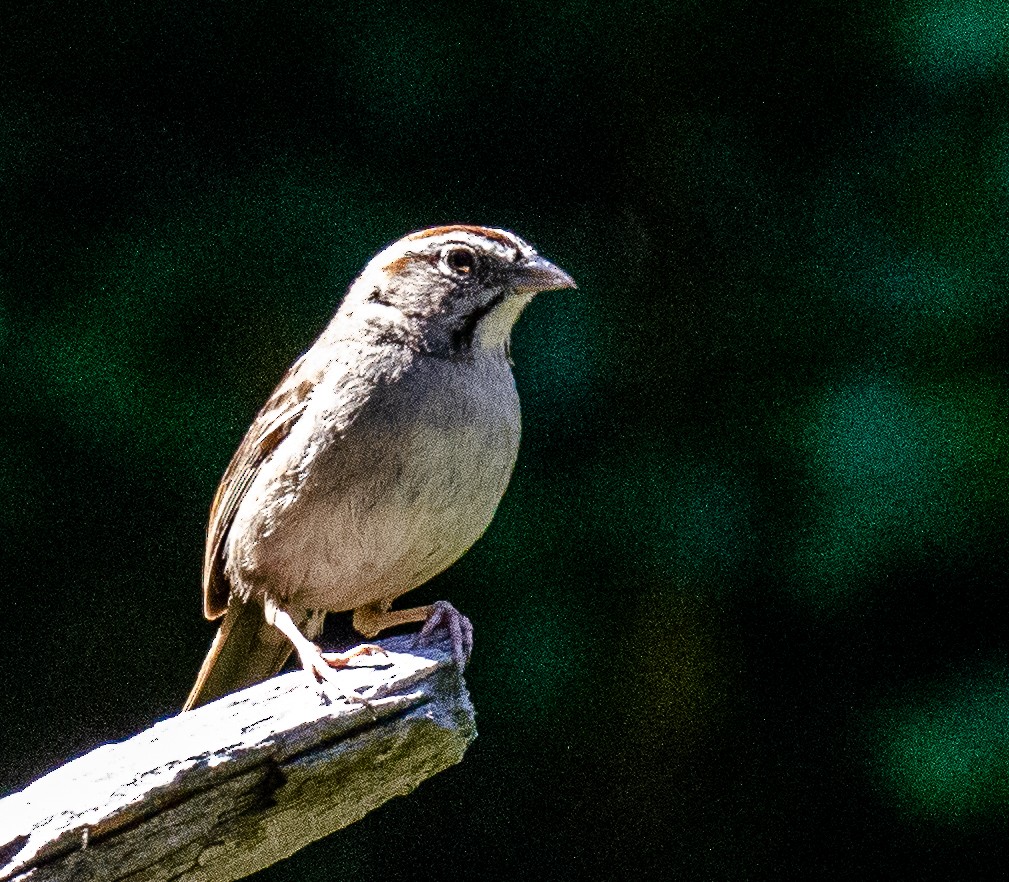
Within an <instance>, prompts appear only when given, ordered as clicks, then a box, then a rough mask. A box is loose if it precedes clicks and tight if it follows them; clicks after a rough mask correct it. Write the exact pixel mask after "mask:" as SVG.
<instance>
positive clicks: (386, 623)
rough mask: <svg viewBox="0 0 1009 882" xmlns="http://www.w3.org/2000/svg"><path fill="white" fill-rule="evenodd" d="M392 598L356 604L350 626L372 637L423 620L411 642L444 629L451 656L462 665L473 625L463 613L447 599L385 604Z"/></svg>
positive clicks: (469, 651)
mask: <svg viewBox="0 0 1009 882" xmlns="http://www.w3.org/2000/svg"><path fill="white" fill-rule="evenodd" d="M391 602H392V601H384V602H382V603H376V604H371V605H369V606H360V607H358V608H357V609H355V610H354V629H355V630H356V631H357V632H358V633H360V634H363V635H364V636H365V637H374V636H375V635H376V634H378V632H379V631H384V630H385V629H386V628H392V627H395V626H396V625H406V624H408V623H410V622H423V623H424V627H423V628H421V629H420V632H419V633H418V634H417V638H416V640H415V641H414V645H418V644H422V643H425V642H427V639H428V638H429V637H430V636H431V634H432V633H433V632H434V630H435V629H436V628H438V627H439V626H444V627H445V628H447V629H448V633H449V637H450V639H451V641H452V658H453V659H455V662H456V664H458V665H459V667H460V668H463V667H465V666H466V662H467V661H469V657H470V656H471V655H472V654H473V625H472V623H471V622H470V620H469V619H468V618H466V616H464V615H463V614H462V613H461V612H459V610H457V609H456V608H455V607H454V606H452V604H451V603H449V602H448V601H447V600H438V601H435V602H434V603H432V604H430V605H429V606H417V607H414V608H413V609H393V610H390V609H389V608H388V604H389V603H391Z"/></svg>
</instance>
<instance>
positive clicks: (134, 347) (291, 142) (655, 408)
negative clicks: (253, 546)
mask: <svg viewBox="0 0 1009 882" xmlns="http://www.w3.org/2000/svg"><path fill="white" fill-rule="evenodd" d="M1007 45H1009V13H1007V11H1006V8H1005V6H1004V4H1001V3H998V2H993V0H906V2H903V0H900V2H888V0H874V2H870V0H848V2H841V0H803V2H801V3H799V4H792V5H788V4H774V3H770V2H766V0H765V2H761V0H714V2H709V3H706V4H697V3H687V2H679V3H676V2H659V0H635V2H618V3H610V4H589V3H586V2H583V0H571V2H557V3H548V4H544V3H532V2H525V0H517V2H510V3H504V2H479V3H476V4H473V3H469V4H445V3H442V4H398V3H392V2H369V3H363V2H345V3H336V2H332V0H314V2H293V3H278V2H274V0H251V2H246V3H243V4H236V3H217V4H197V3H195V2H193V0H175V2H173V3H166V2H163V0H153V2H147V3H143V4H140V3H129V2H124V3H119V4H81V3H76V4H64V3H61V2H59V0H52V2H41V3H35V4H31V5H30V6H29V5H25V6H17V5H16V6H15V7H12V8H11V9H8V10H6V11H5V12H4V13H3V20H2V27H0V71H2V76H0V176H2V180H3V182H4V186H3V188H0V210H2V216H3V218H4V224H3V236H2V237H0V352H2V369H3V376H4V383H3V385H2V391H0V395H2V398H3V408H4V414H5V418H4V428H5V436H4V437H5V440H6V443H5V444H4V445H3V448H2V450H0V524H2V529H3V543H2V547H3V549H4V570H3V572H4V578H5V580H6V584H7V590H6V591H5V593H4V597H5V600H6V601H7V615H5V616H3V617H2V618H0V621H2V622H3V638H4V639H3V641H2V643H0V646H2V650H0V652H2V655H3V661H4V663H5V670H6V671H7V672H8V676H7V688H6V690H5V691H4V693H3V695H2V696H0V720H2V724H0V749H2V752H3V755H4V756H5V757H7V762H6V763H5V764H4V765H3V767H2V773H3V774H2V776H0V781H2V785H3V787H4V788H6V789H12V788H15V787H18V786H21V785H23V784H24V783H26V782H27V781H28V780H30V779H31V778H33V777H34V776H37V775H39V774H41V773H42V772H44V771H45V770H46V769H47V768H48V767H50V766H52V765H55V764H58V763H59V762H61V761H63V760H64V759H66V758H68V757H70V756H72V755H74V754H76V753H79V752H81V751H83V750H86V749H88V748H90V747H92V746H94V745H95V744H97V743H99V742H101V741H103V740H108V739H110V738H118V737H123V736H125V735H127V734H129V733H131V732H133V731H135V730H136V729H138V728H139V727H141V726H143V725H145V724H147V723H150V722H152V721H153V720H155V719H156V718H158V717H160V716H163V715H165V714H168V713H172V712H174V710H175V709H176V708H177V707H178V705H179V703H180V700H181V699H182V697H183V696H184V695H185V694H186V691H187V690H188V687H189V685H190V682H191V679H192V677H193V675H194V672H195V670H196V668H197V666H198V664H199V661H200V659H201V658H202V654H203V652H204V650H205V648H206V646H207V644H208V642H209V639H210V636H211V633H212V628H211V627H210V626H209V625H207V624H206V623H204V622H203V621H202V620H201V618H200V603H199V568H200V565H201V559H202V543H203V531H204V529H205V518H206V511H207V507H208V504H209V501H210V498H211V496H212V494H213V491H214V488H215V486H216V482H217V480H218V479H219V476H220V474H221V473H222V471H223V469H224V467H225V465H226V463H227V461H228V459H229V457H230V455H231V452H232V451H233V450H234V448H235V446H236V445H237V444H238V442H239V440H240V438H241V436H242V434H243V432H244V430H245V428H246V426H247V425H248V422H249V420H250V419H251V417H252V415H253V414H254V412H255V410H256V409H257V407H258V406H259V404H260V403H261V402H262V400H263V399H264V398H265V396H266V395H267V394H268V393H269V391H270V389H271V388H272V386H273V384H274V383H275V382H276V381H277V379H278V378H279V377H280V375H281V373H282V372H283V370H284V369H285V368H286V366H287V365H288V364H289V363H290V362H291V361H292V360H293V359H294V358H295V357H296V356H297V354H298V353H299V352H300V351H302V350H303V349H304V348H305V347H306V346H308V345H309V344H310V342H311V340H312V339H313V337H314V335H315V334H316V333H318V331H319V330H320V329H321V327H322V326H323V325H324V324H325V322H326V321H327V319H328V317H329V315H330V314H331V313H332V311H333V309H334V308H335V306H336V304H337V303H338V302H339V298H340V295H341V293H342V291H343V290H344V289H345V288H346V286H347V284H348V283H349V282H350V280H351V279H352V278H353V277H354V275H355V273H356V272H357V271H358V270H359V269H360V268H361V267H362V266H363V265H364V264H365V262H366V261H367V260H368V259H369V258H370V257H371V255H373V254H374V253H375V252H376V251H377V250H378V249H379V248H380V247H381V246H382V245H383V244H385V243H386V242H388V241H391V240H394V239H396V238H398V237H399V236H401V235H403V234H404V233H405V232H407V231H408V230H411V229H415V228H418V227H422V226H427V225H430V224H435V223H443V222H451V221H468V222H477V223H486V224H492V225H498V226H504V227H508V228H511V229H515V230H516V231H517V232H518V233H519V234H520V235H522V236H524V237H526V238H528V239H529V240H530V241H532V242H533V243H535V244H536V245H537V246H539V248H540V249H541V251H542V252H543V253H544V254H546V255H547V256H548V257H550V258H551V259H555V260H556V261H557V262H558V263H559V264H560V265H561V266H563V267H565V268H566V269H568V270H569V271H570V272H571V273H572V274H573V275H574V276H575V278H576V279H577V280H578V282H579V286H580V287H579V290H578V291H577V292H558V293H555V294H554V293H552V294H549V295H543V296H542V297H541V298H539V299H538V301H537V302H535V303H534V304H533V305H532V306H531V307H530V308H529V310H528V314H527V315H526V316H525V317H524V318H523V319H522V321H521V322H520V324H519V326H518V328H517V330H516V334H515V339H514V345H513V355H514V358H515V362H516V374H517V381H518V384H519V387H520V391H521V393H522V398H523V408H524V440H523V448H522V452H521V455H520V459H519V463H518V466H517V469H516V473H515V476H514V479H513V481H512V486H511V488H510V490H509V493H508V495H507V496H506V498H505V500H504V502H503V503H502V506H501V508H500V510H499V512H498V516H497V518H496V520H495V522H494V524H493V525H492V527H491V529H490V530H489V531H488V533H487V535H486V536H485V537H484V539H483V540H481V542H480V543H478V544H477V546H476V547H474V549H473V550H472V551H471V552H470V553H469V554H468V555H466V556H465V557H464V558H463V560H462V561H460V562H459V564H457V565H456V566H455V567H453V568H452V569H451V570H450V571H448V572H447V573H445V574H443V575H442V576H440V577H438V578H437V579H436V580H434V582H433V583H432V584H431V585H428V586H424V587H423V588H421V589H419V590H418V591H417V592H416V596H417V599H418V601H423V600H427V599H430V598H435V597H446V598H451V600H452V601H453V602H454V603H456V604H458V605H459V606H460V607H461V608H463V609H464V610H466V612H467V613H468V614H470V615H471V616H472V618H473V619H474V622H475V624H476V629H477V652H476V655H475V657H474V662H473V665H472V667H471V669H470V671H469V673H468V680H469V683H470V686H471V689H472V692H473V695H474V700H475V702H476V704H477V707H478V709H479V712H480V717H479V724H480V733H481V736H480V738H479V739H478V741H477V742H476V744H475V745H474V747H473V748H472V750H471V752H470V753H469V754H468V756H467V759H466V761H465V763H464V764H463V765H462V766H461V767H460V768H458V769H456V770H454V771H452V772H450V773H447V774H445V775H442V776H439V778H438V779H436V780H434V781H432V782H430V783H429V784H427V785H425V787H424V788H422V790H421V791H420V792H419V793H417V794H415V795H414V796H411V797H410V798H409V799H406V800H400V801H398V802H395V803H393V804H391V805H389V806H387V807H385V808H383V809H382V810H381V811H379V812H376V813H374V814H372V815H371V816H369V817H368V818H366V819H365V820H364V821H362V822H361V823H360V824H358V825H355V827H353V828H352V829H350V830H348V831H346V832H345V833H343V834H340V835H339V836H336V837H332V838H331V839H329V840H327V841H325V842H323V843H319V844H317V845H315V846H313V847H312V848H310V849H307V850H306V851H305V852H304V853H302V854H301V855H298V856H296V857H295V858H294V859H292V860H291V861H289V862H287V863H285V864H283V865H280V866H278V867H275V868H273V869H271V870H269V871H266V872H264V874H262V878H263V879H271V880H282V879H288V878H291V879H299V880H311V879H333V878H342V877H351V876H355V877H356V876H361V875H365V874H367V875H372V876H376V877H381V878H385V879H388V880H390V882H391V880H395V879H407V878H416V876H417V874H418V872H419V871H418V867H423V868H424V870H423V872H424V875H427V876H431V877H433V878H439V877H441V876H442V875H444V876H449V875H452V876H458V875H460V874H461V873H465V874H466V875H477V876H482V875H487V874H489V873H491V872H493V873H494V874H495V875H497V876H501V875H505V876H507V877H512V876H535V877H536V878H542V879H555V878H556V879H568V878H582V877H584V876H591V877H592V878H632V877H633V878H640V877H641V875H642V874H644V873H655V872H662V873H663V874H664V875H669V874H678V875H680V876H683V877H684V878H759V877H762V876H775V877H780V876H782V875H798V874H800V873H804V874H809V875H814V874H815V875H816V876H818V877H819V876H821V875H824V868H825V867H826V868H829V871H830V872H829V874H830V875H838V876H848V875H852V876H854V875H865V874H867V873H888V874H891V875H896V876H898V877H914V878H944V879H945V878H951V877H952V878H960V877H962V876H964V875H967V874H970V873H971V872H974V873H975V874H978V875H982V876H984V875H989V876H990V875H993V874H994V873H995V872H997V870H996V868H999V869H1001V868H1002V867H1003V866H1004V858H1005V855H1004V854H1002V853H1001V852H1002V851H1003V850H1004V849H1002V848H1001V847H999V846H998V845H997V844H995V843H998V842H1002V841H1003V840H1004V824H1005V818H1006V813H1007V805H1009V794H1007V789H1006V786H1005V781H1006V760H1005V754H1006V745H1005V734H1004V733H1005V732H1006V731H1009V704H1007V700H1009V699H1007V697H1006V696H1007V695H1009V692H1007V689H1006V687H1007V677H1009V663H1007V662H1006V647H1007V641H1009V595H1007V593H1006V590H1005V576H1006V572H1007V567H1009V546H1007V542H1006V538H1005V537H1006V535H1007V527H1009V516H1007V502H1009V499H1007V495H1009V491H1007V489H1006V487H1007V477H1009V476H1007V474H1006V472H1007V465H1006V463H1007V453H1009V451H1007V447H1009V433H1007V430H1006V423H1007V406H1006V402H1007V392H1009V378H1007V375H1006V368H1007V364H1009V348H1007V343H1006V341H1007V339H1009V336H1007V331H1009V303H1007V297H1006V292H1005V287H1006V282H1005V280H1006V278H1007V276H1009V252H1007V246H1006V242H1007V241H1009V210H1007V209H1009V202H1007V194H1009V100H1007V98H1009V68H1007V67H1006V58H1007ZM341 628H342V629H343V630H342V631H341V630H340V629H341ZM332 636H333V638H334V639H340V638H341V637H342V638H348V637H349V636H350V635H349V631H348V629H347V625H346V622H340V621H335V622H334V623H333V635H332Z"/></svg>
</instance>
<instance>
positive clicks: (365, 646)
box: [319, 643, 389, 669]
mask: <svg viewBox="0 0 1009 882" xmlns="http://www.w3.org/2000/svg"><path fill="white" fill-rule="evenodd" d="M319 654H320V655H321V656H322V660H323V661H324V662H325V663H326V664H327V665H329V666H330V667H331V668H336V669H339V668H349V667H351V664H350V660H351V659H353V658H357V657H358V656H359V655H388V654H389V653H388V652H386V651H385V649H384V648H383V647H381V646H379V645H378V644H377V643H362V644H361V645H360V646H355V647H354V648H353V649H348V650H347V651H346V652H320V653H319Z"/></svg>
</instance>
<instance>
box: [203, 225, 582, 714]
mask: <svg viewBox="0 0 1009 882" xmlns="http://www.w3.org/2000/svg"><path fill="white" fill-rule="evenodd" d="M574 287H576V285H575V283H574V280H573V279H572V278H571V276H569V275H568V274H567V273H566V272H564V271H563V270H562V269H560V268H558V267H557V266H555V265H554V264H552V263H550V262H549V261H547V260H545V259H544V258H542V257H540V256H539V255H538V254H537V253H536V251H535V250H533V248H532V247H530V246H529V245H528V244H527V243H526V242H524V241H523V240H522V239H520V238H519V237H518V236H516V235H515V234H514V233H511V232H508V231H506V230H501V229H494V228H489V227H480V226H470V225H453V226H441V227H434V228H431V229H426V230H420V231H419V232H415V233H411V234H410V235H408V236H406V237H404V238H403V239H400V240H399V241H398V242H395V243H393V244H392V245H389V246H388V247H386V248H385V249H384V250H383V251H381V252H379V254H377V255H376V256H375V257H374V258H373V259H372V260H371V261H370V262H369V263H368V265H367V266H366V267H365V269H364V271H363V272H362V273H361V274H360V276H358V277H357V279H356V280H355V281H354V282H353V283H352V284H351V286H350V288H349V289H348V291H347V293H346V295H345V297H344V298H343V301H342V303H341V304H340V306H339V308H338V310H337V311H336V314H335V315H334V316H333V318H332V320H331V321H330V322H329V324H328V325H327V327H326V328H325V329H324V330H323V332H322V334H321V335H320V336H319V338H318V339H317V340H316V341H315V343H314V344H313V345H312V346H311V348H309V349H308V350H307V351H306V352H305V353H304V354H303V355H302V356H301V357H300V358H298V359H297V361H295V362H294V364H293V365H292V366H291V367H290V369H289V370H288V371H287V373H286V374H285V375H284V377H283V378H282V379H281V381H280V384H279V385H278V386H277V388H276V389H275V390H274V392H273V394H272V395H271V396H270V397H269V399H268V400H267V402H266V404H264V405H263V408H262V409H261V410H260V411H259V413H258V414H257V416H256V418H255V420H254V421H253V423H252V425H251V427H250V428H249V430H248V432H247V433H246V435H245V438H244V439H243V440H242V443H241V445H240V446H239V448H238V450H237V451H236V453H235V455H234V456H233V458H232V460H231V463H230V465H229V466H228V468H227V470H226V471H225V473H224V477H223V478H222V479H221V483H220V486H219V487H218V489H217V493H216V495H215V496H214V500H213V504H212V505H211V508H210V523H209V527H208V530H207V543H206V552H205V556H204V564H203V609H204V614H205V615H206V617H207V618H208V619H211V620H214V619H221V624H220V627H219V628H218V631H217V634H216V636H215V637H214V640H213V643H212V645H211V647H210V651H209V653H208V654H207V657H206V659H205V660H204V662H203V665H202V667H201V668H200V672H199V674H198V676H197V679H196V684H195V685H194V686H193V689H192V691H191V693H190V695H189V698H188V699H187V701H186V704H185V707H184V710H189V709H191V708H195V707H198V706H199V705H202V704H206V703H207V702H209V701H212V700H214V699H215V698H218V697H220V696H222V695H225V694H227V693H229V692H233V691H235V690H237V689H241V688H243V687H245V686H248V685H251V684H253V683H256V682H258V681H260V680H264V679H266V678H268V677H271V676H273V675H274V674H275V673H277V672H278V671H280V669H281V668H282V667H283V665H284V663H285V661H286V660H287V658H288V657H289V656H290V654H291V652H292V651H294V652H297V653H298V656H299V659H300V661H301V665H302V667H303V668H304V669H305V670H306V671H307V672H309V673H310V674H311V675H312V677H313V678H314V679H315V681H316V682H318V683H321V684H322V686H323V689H325V686H326V684H327V682H331V678H332V677H333V671H334V670H335V669H338V668H341V667H345V666H347V665H348V664H349V663H350V660H351V659H353V658H354V657H356V656H358V655H361V654H371V653H375V652H381V649H380V648H379V647H376V646H372V645H368V644H365V645H364V646H360V647H357V648H356V649H354V650H351V651H349V652H345V653H329V652H326V653H324V652H322V650H321V649H320V648H319V647H318V645H316V643H315V642H314V640H315V639H316V638H317V637H318V635H319V634H320V633H321V631H322V626H323V622H324V620H325V616H326V613H328V612H345V611H352V614H353V618H352V623H353V627H354V629H355V630H356V631H357V632H358V633H360V634H361V635H363V636H364V637H366V638H373V637H375V635H377V634H378V633H379V632H381V631H383V630H385V629H386V628H390V627H393V626H396V625H402V624H405V623H412V622H424V625H423V627H422V629H421V630H420V633H419V636H418V639H420V640H425V639H427V638H428V637H429V636H430V635H431V634H432V633H433V632H434V630H435V629H436V628H441V627H444V628H447V629H448V632H449V634H450V637H451V643H452V652H453V656H454V658H455V660H456V661H457V663H458V664H459V665H460V667H461V666H462V665H463V664H465V662H466V661H467V660H468V659H469V656H470V653H471V652H472V645H473V630H472V625H471V623H470V621H469V619H467V618H466V617H465V616H464V615H462V614H461V613H459V612H458V611H457V610H456V609H455V607H453V606H452V605H451V604H450V603H448V602H446V601H438V602H436V603H433V604H431V605H428V606H419V607H414V608H411V609H393V608H392V607H393V604H394V602H395V601H396V600H397V599H398V598H399V597H400V596H401V595H403V594H405V593H407V592H408V591H410V590H412V589H414V588H416V587H418V586H420V585H422V584H424V583H425V582H427V581H428V580H429V579H431V578H432V577H434V576H435V575H437V574H438V573H440V572H442V571H443V570H444V569H446V568H447V567H449V566H450V565H451V564H453V563H454V562H455V561H456V560H458V559H459V558H460V557H461V556H462V555H463V554H465V552H466V551H467V550H468V549H469V548H470V546H472V545H473V543H474V542H476V540H477V539H478V538H479V537H480V536H481V535H482V534H483V532H484V531H485V530H486V528H487V526H488V525H489V524H490V522H491V519H492V518H493V516H494V512H495V510H496V509H497V506H498V503H499V502H500V500H501V498H502V496H503V495H504V492H505V489H506V487H507V485H508V481H509V479H510V477H511V473H512V469H513V467H514V465H515V459H516V456H517V454H518V448H519V435H520V408H519V398H518V393H517V391H516V388H515V380H514V377H513V375H512V364H511V358H510V355H509V338H510V335H511V331H512V327H513V325H514V324H515V322H516V320H517V319H518V317H519V315H520V314H521V313H522V310H523V309H524V308H525V307H526V306H527V305H528V304H529V302H530V301H531V300H532V299H533V297H534V296H535V295H536V294H537V293H538V292H540V291H546V290H552V289H561V288H574Z"/></svg>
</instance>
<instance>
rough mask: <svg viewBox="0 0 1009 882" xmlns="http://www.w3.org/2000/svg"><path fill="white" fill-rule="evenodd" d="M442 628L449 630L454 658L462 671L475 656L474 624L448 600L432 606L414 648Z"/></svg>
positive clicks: (436, 602) (437, 602)
mask: <svg viewBox="0 0 1009 882" xmlns="http://www.w3.org/2000/svg"><path fill="white" fill-rule="evenodd" d="M440 627H445V628H447V629H448V634H449V638H450V639H451V641H452V658H453V659H454V660H455V663H456V664H457V665H458V666H459V669H460V670H462V669H463V668H464V667H466V662H468V661H469V657H470V656H471V655H472V654H473V624H472V623H471V622H470V620H469V619H468V618H466V616H464V615H463V614H462V613H461V612H459V610H457V609H456V608H455V607H454V606H452V604H451V603H449V602H448V601H447V600H438V601H435V602H434V603H433V604H431V612H430V613H429V614H428V617H427V621H425V622H424V627H423V628H421V629H420V633H419V634H417V637H416V638H415V640H414V641H413V643H414V646H419V645H422V644H424V643H426V642H427V641H428V638H429V637H430V636H431V634H433V633H434V631H435V630H437V629H438V628H440Z"/></svg>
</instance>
